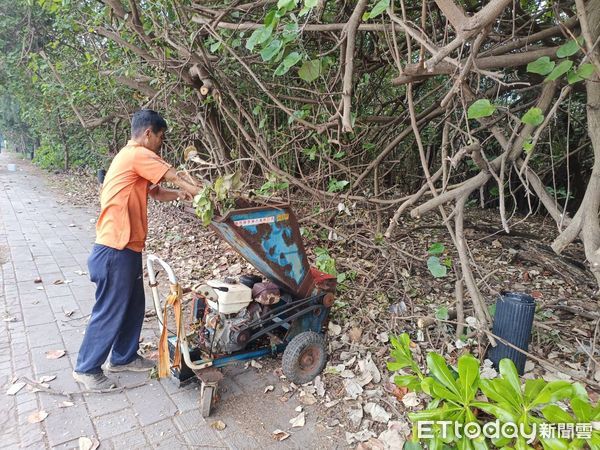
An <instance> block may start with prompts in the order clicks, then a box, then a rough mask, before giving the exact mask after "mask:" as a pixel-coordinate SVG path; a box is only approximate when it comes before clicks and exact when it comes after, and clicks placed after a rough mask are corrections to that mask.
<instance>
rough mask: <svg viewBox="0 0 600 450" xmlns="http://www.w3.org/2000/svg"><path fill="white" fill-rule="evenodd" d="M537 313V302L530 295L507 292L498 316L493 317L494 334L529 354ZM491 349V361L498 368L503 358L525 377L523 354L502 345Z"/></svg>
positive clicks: (500, 302) (497, 303)
mask: <svg viewBox="0 0 600 450" xmlns="http://www.w3.org/2000/svg"><path fill="white" fill-rule="evenodd" d="M534 313H535V301H534V300H533V297H532V296H531V295H528V294H523V293H519V292H504V293H502V294H501V295H500V298H498V300H497V301H496V314H495V315H494V326H493V327H492V333H493V334H495V335H496V336H498V337H500V338H502V339H504V340H505V341H507V342H510V343H511V344H512V345H514V346H515V347H518V348H520V349H521V350H524V351H527V349H528V348H529V338H530V337H531V328H532V326H533V316H534ZM497 344H498V345H497V346H496V347H492V348H491V349H490V351H489V354H488V357H489V359H490V360H491V361H492V362H493V363H494V365H495V366H496V367H498V364H500V361H501V360H502V359H504V358H509V359H511V360H512V361H513V362H514V363H515V366H516V368H517V370H518V372H519V374H521V375H522V374H523V372H524V370H525V362H526V360H527V357H526V356H525V355H524V354H523V353H522V352H520V351H518V350H516V349H514V348H512V347H509V346H508V345H506V344H503V343H502V342H499V341H498V342H497Z"/></svg>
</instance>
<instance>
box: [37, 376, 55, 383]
mask: <svg viewBox="0 0 600 450" xmlns="http://www.w3.org/2000/svg"><path fill="white" fill-rule="evenodd" d="M52 380H56V375H44V376H43V377H40V379H39V380H38V383H47V382H49V381H52Z"/></svg>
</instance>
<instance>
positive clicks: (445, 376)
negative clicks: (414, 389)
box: [427, 352, 458, 394]
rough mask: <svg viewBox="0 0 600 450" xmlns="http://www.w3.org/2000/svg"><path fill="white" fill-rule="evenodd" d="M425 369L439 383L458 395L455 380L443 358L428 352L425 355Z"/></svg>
mask: <svg viewBox="0 0 600 450" xmlns="http://www.w3.org/2000/svg"><path fill="white" fill-rule="evenodd" d="M427 367H428V368H429V370H430V371H431V373H432V374H433V376H435V378H436V379H437V380H438V381H439V382H440V383H442V384H443V385H444V386H445V387H447V388H448V389H449V390H450V391H452V392H453V393H455V394H458V387H457V385H456V380H455V379H454V377H453V376H452V373H451V372H450V369H448V365H447V364H446V360H445V359H444V357H443V356H441V355H439V354H438V353H435V352H430V353H429V354H428V355H427Z"/></svg>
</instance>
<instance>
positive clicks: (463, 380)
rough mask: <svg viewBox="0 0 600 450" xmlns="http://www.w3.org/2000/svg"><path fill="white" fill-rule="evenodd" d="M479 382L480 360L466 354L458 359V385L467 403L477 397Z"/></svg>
mask: <svg viewBox="0 0 600 450" xmlns="http://www.w3.org/2000/svg"><path fill="white" fill-rule="evenodd" d="M478 380H479V360H478V359H476V358H475V357H474V356H473V355H470V354H466V355H463V356H461V357H460V358H458V385H459V387H460V391H461V396H462V398H463V400H464V401H465V403H466V402H467V401H470V400H472V399H473V397H474V396H475V393H476V392H477V387H478Z"/></svg>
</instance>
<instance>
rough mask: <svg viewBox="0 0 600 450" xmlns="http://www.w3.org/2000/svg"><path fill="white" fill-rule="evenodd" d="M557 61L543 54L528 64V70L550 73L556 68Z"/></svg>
mask: <svg viewBox="0 0 600 450" xmlns="http://www.w3.org/2000/svg"><path fill="white" fill-rule="evenodd" d="M554 66H555V63H554V61H551V60H550V58H549V57H548V56H542V57H541V58H538V59H536V60H535V61H532V62H530V63H529V64H527V72H531V73H537V74H540V75H548V74H549V73H550V72H552V69H554Z"/></svg>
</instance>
